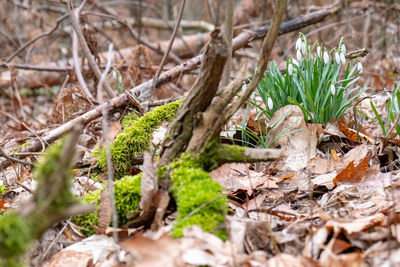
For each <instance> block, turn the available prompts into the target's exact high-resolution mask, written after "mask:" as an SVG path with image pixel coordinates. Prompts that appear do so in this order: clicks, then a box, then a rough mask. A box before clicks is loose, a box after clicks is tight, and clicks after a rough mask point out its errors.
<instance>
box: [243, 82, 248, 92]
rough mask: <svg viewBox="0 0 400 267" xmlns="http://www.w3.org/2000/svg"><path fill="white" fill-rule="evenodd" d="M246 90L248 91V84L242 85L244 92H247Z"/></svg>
mask: <svg viewBox="0 0 400 267" xmlns="http://www.w3.org/2000/svg"><path fill="white" fill-rule="evenodd" d="M246 89H247V84H246V83H243V85H242V92H245V91H246Z"/></svg>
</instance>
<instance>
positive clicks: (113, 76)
mask: <svg viewBox="0 0 400 267" xmlns="http://www.w3.org/2000/svg"><path fill="white" fill-rule="evenodd" d="M112 78H113V79H114V80H116V79H117V70H113V72H112Z"/></svg>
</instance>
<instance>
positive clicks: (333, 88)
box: [331, 83, 336, 95]
mask: <svg viewBox="0 0 400 267" xmlns="http://www.w3.org/2000/svg"><path fill="white" fill-rule="evenodd" d="M331 93H332V95H335V93H336V89H335V86H334V85H333V83H331Z"/></svg>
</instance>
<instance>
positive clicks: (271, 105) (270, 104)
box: [268, 97, 274, 110]
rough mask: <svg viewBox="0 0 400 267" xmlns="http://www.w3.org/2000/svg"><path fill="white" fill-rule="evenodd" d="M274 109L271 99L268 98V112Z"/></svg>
mask: <svg viewBox="0 0 400 267" xmlns="http://www.w3.org/2000/svg"><path fill="white" fill-rule="evenodd" d="M273 107H274V102H272V99H271V98H270V97H268V108H269V109H270V110H272V109H273Z"/></svg>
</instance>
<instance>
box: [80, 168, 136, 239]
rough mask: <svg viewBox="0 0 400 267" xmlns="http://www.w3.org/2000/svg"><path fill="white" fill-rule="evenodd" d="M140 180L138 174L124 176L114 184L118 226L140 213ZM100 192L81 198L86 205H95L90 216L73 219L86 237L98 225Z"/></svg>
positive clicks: (90, 193)
mask: <svg viewBox="0 0 400 267" xmlns="http://www.w3.org/2000/svg"><path fill="white" fill-rule="evenodd" d="M141 178H142V174H138V175H135V176H125V177H124V178H122V179H120V180H117V181H115V182H114V186H115V188H114V196H115V207H116V210H117V215H118V221H119V224H120V225H122V224H125V223H127V222H128V220H129V219H128V217H129V215H130V214H134V213H138V212H140V210H139V202H140V197H141V193H140V180H141ZM105 186H106V185H105ZM100 191H101V190H96V191H92V192H89V193H87V194H86V195H85V196H84V198H83V202H84V203H86V204H96V207H97V208H96V211H95V212H93V213H90V214H86V215H80V216H77V217H75V218H74V219H73V222H74V223H75V224H77V225H79V226H80V227H82V228H83V229H82V230H81V232H82V233H83V234H85V235H87V236H89V235H92V234H94V233H95V229H94V227H93V226H97V225H98V223H99V207H100Z"/></svg>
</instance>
